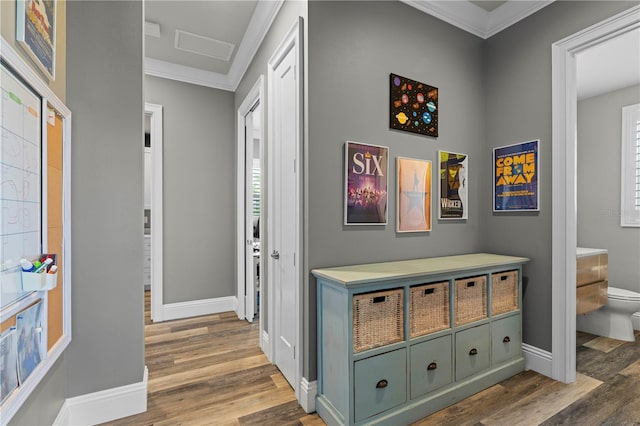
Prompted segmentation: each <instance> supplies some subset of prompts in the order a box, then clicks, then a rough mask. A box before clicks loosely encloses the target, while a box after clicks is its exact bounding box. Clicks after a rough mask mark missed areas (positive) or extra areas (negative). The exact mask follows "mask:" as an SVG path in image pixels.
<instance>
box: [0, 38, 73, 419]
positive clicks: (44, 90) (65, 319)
mask: <svg viewBox="0 0 640 426" xmlns="http://www.w3.org/2000/svg"><path fill="white" fill-rule="evenodd" d="M0 53H1V56H2V58H3V59H4V60H5V61H6V62H7V63H8V64H9V65H10V66H11V67H12V68H13V69H14V70H15V72H16V73H17V74H18V75H20V76H21V77H22V78H24V80H25V81H27V82H28V83H29V84H30V85H31V86H32V87H33V89H35V91H36V92H38V93H39V95H40V96H42V97H43V100H44V101H46V102H47V103H48V104H50V105H51V106H52V107H53V108H54V109H55V110H56V111H57V112H58V113H59V114H60V115H62V117H63V124H62V125H63V134H62V143H63V148H62V156H63V159H62V164H63V166H62V193H63V200H62V203H63V204H62V215H63V219H62V220H63V236H62V241H63V247H62V250H63V253H62V254H63V259H65V261H64V263H63V266H62V270H63V275H62V276H63V282H62V286H63V289H62V299H63V314H62V333H63V334H62V336H61V338H60V339H59V340H58V342H56V344H55V345H54V346H53V347H52V348H51V349H49V351H48V352H47V354H46V357H45V358H44V359H43V360H42V362H41V363H40V364H39V365H38V366H37V367H36V368H35V369H34V370H33V372H32V373H31V374H30V375H29V377H28V378H27V380H26V381H25V382H24V383H23V384H22V385H20V387H19V388H18V389H17V390H15V391H14V393H13V395H11V396H9V398H8V399H7V400H5V402H4V403H3V404H2V423H8V422H9V421H10V420H11V419H12V418H13V416H14V415H15V414H16V412H17V411H18V410H19V409H20V407H21V406H22V404H24V402H25V401H26V400H27V398H29V396H30V395H31V393H32V392H33V391H34V390H35V388H36V387H37V386H38V384H39V383H40V381H41V380H42V379H43V378H44V377H45V376H46V374H47V373H48V372H49V370H50V369H51V368H52V367H53V365H54V364H55V363H56V361H57V360H58V358H59V357H60V356H61V355H62V353H63V352H64V350H65V349H66V348H67V346H69V343H71V285H72V283H71V265H72V256H71V116H72V114H71V111H70V110H69V108H67V106H66V105H65V104H64V103H62V101H61V100H60V99H59V98H58V97H57V96H56V94H55V93H54V92H53V90H51V88H50V87H49V86H48V85H47V84H46V83H45V82H44V81H43V80H42V79H41V77H40V75H39V74H38V73H37V72H36V71H34V70H33V69H32V68H31V67H30V66H29V65H28V64H27V63H26V62H25V61H24V60H23V59H22V58H21V57H20V55H18V53H17V52H16V51H15V50H14V48H13V47H12V46H11V45H10V44H9V43H8V42H7V41H6V40H5V39H4V37H1V36H0ZM43 103H44V102H43ZM44 123H46V121H44ZM44 134H46V127H45V128H44ZM39 298H42V299H44V298H45V292H38V293H33V294H32V295H30V296H28V297H26V298H24V299H21V300H20V301H18V302H17V303H15V304H13V305H12V306H10V307H8V309H5V310H0V311H1V312H0V317H2V321H4V319H6V318H7V317H8V316H10V315H15V313H17V312H18V311H21V310H23V309H24V308H25V307H27V306H29V304H31V303H33V302H34V301H36V300H37V299H39Z"/></svg>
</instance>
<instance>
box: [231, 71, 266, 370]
mask: <svg viewBox="0 0 640 426" xmlns="http://www.w3.org/2000/svg"><path fill="white" fill-rule="evenodd" d="M256 102H264V76H263V75H260V77H258V80H257V81H256V82H255V84H254V85H253V87H252V88H251V90H249V93H247V96H246V97H245V98H244V100H243V101H242V103H241V104H240V106H239V107H238V112H237V117H236V129H237V130H236V161H237V164H236V185H237V186H236V209H237V212H238V213H237V215H236V259H237V260H236V268H237V271H236V277H237V278H236V289H237V290H236V294H237V299H238V303H237V309H236V314H237V315H238V318H239V319H245V318H246V312H245V305H244V300H245V296H246V295H245V282H246V278H247V277H246V269H245V262H244V261H245V250H246V245H247V242H246V238H245V226H246V224H245V217H246V214H245V208H246V202H245V188H246V183H247V182H246V170H245V168H246V166H245V161H246V160H245V154H246V152H245V132H244V118H245V116H246V115H247V114H248V113H249V112H250V111H251V108H253V106H254V105H255V104H256ZM260 111H261V113H260V114H261V117H260V120H261V123H264V122H265V121H264V108H261V109H260ZM260 140H261V143H260V147H261V155H260V169H261V170H264V155H262V152H264V149H263V148H262V147H263V146H264V142H265V139H264V126H261V128H260ZM262 187H263V185H260V188H262ZM263 194H264V190H263ZM263 194H262V195H261V199H263ZM263 205H264V203H263ZM263 216H264V214H263V209H260V223H261V224H262V223H263ZM260 240H261V241H264V240H265V236H263V235H260ZM264 252H265V251H264V247H261V255H262V257H261V265H260V266H261V268H260V273H261V277H260V278H261V287H263V286H265V281H264V279H263V277H262V275H263V272H264V271H263V269H264V268H262V263H264V260H263V259H264ZM262 299H263V298H262V297H261V301H262ZM262 303H264V301H262ZM264 340H266V341H268V335H267V333H266V331H265V324H264V321H263V318H262V315H260V347H261V348H262V350H263V351H264V352H265V353H267V356H268V357H269V358H270V353H269V352H267V351H266V350H265V349H266V348H265V346H266V345H263V341H264Z"/></svg>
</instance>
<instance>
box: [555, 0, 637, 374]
mask: <svg viewBox="0 0 640 426" xmlns="http://www.w3.org/2000/svg"><path fill="white" fill-rule="evenodd" d="M639 12H640V6H635V7H632V8H630V9H628V10H626V11H625V12H622V13H620V14H618V15H615V16H613V17H611V18H609V19H607V20H604V21H602V22H600V23H598V24H595V25H593V26H591V27H589V28H587V29H585V30H583V31H580V32H578V33H576V34H573V35H571V36H569V37H567V38H565V39H563V40H560V41H558V42H556V43H554V44H553V45H552V117H553V119H552V127H553V133H552V135H553V140H552V144H551V145H552V170H553V179H552V191H551V192H552V201H553V204H552V205H553V209H552V254H551V258H552V271H551V276H552V325H551V332H552V343H551V344H552V348H553V356H552V363H553V368H552V376H551V377H552V378H554V379H556V380H560V381H562V382H565V383H571V382H573V381H575V377H576V350H575V339H576V333H575V331H576V290H575V283H576V262H575V258H576V239H577V237H576V234H577V225H576V201H575V200H576V149H577V144H576V138H577V136H576V115H577V114H576V99H577V95H576V59H575V55H576V54H577V53H579V52H581V51H583V50H585V49H587V48H589V47H591V46H594V45H597V44H599V43H602V42H604V41H607V40H609V39H611V38H613V37H616V36H617V35H619V34H622V33H625V32H627V31H629V30H632V29H634V28H638V27H639V26H640V14H639Z"/></svg>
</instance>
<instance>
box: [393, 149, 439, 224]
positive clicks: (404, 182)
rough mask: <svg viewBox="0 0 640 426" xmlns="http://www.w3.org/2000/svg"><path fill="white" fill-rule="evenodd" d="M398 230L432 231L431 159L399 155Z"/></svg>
mask: <svg viewBox="0 0 640 426" xmlns="http://www.w3.org/2000/svg"><path fill="white" fill-rule="evenodd" d="M397 174H398V178H397V180H396V181H397V191H396V193H397V194H398V195H397V202H396V207H397V218H398V220H397V224H396V231H397V232H426V231H431V161H427V160H416V159H414V158H404V157H398V164H397Z"/></svg>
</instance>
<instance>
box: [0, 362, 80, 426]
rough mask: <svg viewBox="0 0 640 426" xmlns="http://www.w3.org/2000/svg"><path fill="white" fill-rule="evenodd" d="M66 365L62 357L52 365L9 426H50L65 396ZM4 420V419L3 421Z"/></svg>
mask: <svg viewBox="0 0 640 426" xmlns="http://www.w3.org/2000/svg"><path fill="white" fill-rule="evenodd" d="M66 390H67V363H66V360H65V358H64V355H63V356H62V357H60V358H59V359H58V361H56V363H55V364H53V367H51V369H50V370H49V372H48V373H47V375H46V376H45V377H44V378H43V379H42V381H41V382H40V383H39V384H38V387H36V388H35V390H34V391H33V393H32V394H31V395H30V396H29V398H28V399H27V401H26V402H25V403H24V405H23V406H22V407H20V410H18V412H17V413H16V414H15V415H14V416H13V418H12V419H11V421H10V422H9V425H11V426H15V425H25V426H33V425H50V424H52V423H53V421H54V420H55V418H56V416H57V415H58V413H59V412H60V408H61V407H62V404H64V400H65V398H66V396H67V394H66ZM3 420H4V419H3ZM3 424H4V423H3Z"/></svg>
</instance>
